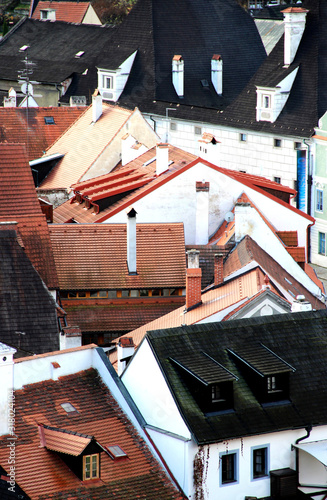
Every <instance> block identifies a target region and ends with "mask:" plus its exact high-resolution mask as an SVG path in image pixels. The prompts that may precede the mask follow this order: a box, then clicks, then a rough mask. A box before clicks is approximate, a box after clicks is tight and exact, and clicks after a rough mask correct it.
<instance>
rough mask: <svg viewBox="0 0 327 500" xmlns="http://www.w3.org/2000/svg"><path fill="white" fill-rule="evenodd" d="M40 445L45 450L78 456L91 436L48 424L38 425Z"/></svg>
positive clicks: (90, 439) (88, 442)
mask: <svg viewBox="0 0 327 500" xmlns="http://www.w3.org/2000/svg"><path fill="white" fill-rule="evenodd" d="M39 431H40V436H41V438H40V441H41V445H42V446H45V448H46V449H47V450H52V451H57V452H58V453H66V454H68V455H73V456H78V455H80V454H81V453H82V452H83V451H84V450H85V448H86V447H87V446H88V445H89V444H90V442H91V441H92V436H85V435H81V434H78V433H74V434H73V433H71V432H67V431H65V430H62V429H57V428H53V427H49V426H44V425H40V426H39Z"/></svg>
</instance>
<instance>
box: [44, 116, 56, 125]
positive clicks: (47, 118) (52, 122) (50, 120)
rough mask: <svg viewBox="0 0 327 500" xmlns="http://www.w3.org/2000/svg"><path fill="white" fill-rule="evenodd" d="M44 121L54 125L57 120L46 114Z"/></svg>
mask: <svg viewBox="0 0 327 500" xmlns="http://www.w3.org/2000/svg"><path fill="white" fill-rule="evenodd" d="M44 123H45V124H46V125H54V124H55V121H54V118H53V116H45V117H44Z"/></svg>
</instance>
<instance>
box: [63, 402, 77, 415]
mask: <svg viewBox="0 0 327 500" xmlns="http://www.w3.org/2000/svg"><path fill="white" fill-rule="evenodd" d="M60 406H61V407H62V408H63V409H64V410H65V412H66V413H68V414H69V413H71V414H72V413H78V411H77V410H76V408H75V407H74V406H73V405H72V404H71V403H61V405H60Z"/></svg>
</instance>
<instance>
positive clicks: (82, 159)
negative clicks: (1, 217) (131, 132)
mask: <svg viewBox="0 0 327 500" xmlns="http://www.w3.org/2000/svg"><path fill="white" fill-rule="evenodd" d="M84 109H85V108H84ZM132 114H133V111H130V110H127V109H123V108H120V107H119V106H114V105H111V104H107V103H103V104H102V115H101V117H100V118H99V119H98V120H97V121H96V122H95V123H93V121H92V120H93V117H92V105H91V106H89V107H88V108H87V109H86V110H85V113H83V114H82V115H81V116H80V117H79V119H78V120H77V121H76V122H75V123H74V126H73V127H70V129H69V130H68V131H67V132H66V133H65V134H63V135H62V136H61V137H60V138H59V139H58V140H57V141H56V142H55V143H54V144H52V146H51V147H50V148H49V149H48V150H47V152H46V156H49V155H51V154H54V153H64V155H65V156H64V157H63V158H62V159H61V160H60V161H59V162H58V163H57V165H56V166H55V167H54V168H53V169H52V170H51V172H50V173H49V175H48V176H47V177H46V178H45V179H44V181H43V182H42V183H41V185H40V187H41V188H42V189H59V188H69V187H70V186H71V185H72V184H75V183H77V182H79V181H80V179H81V177H82V176H83V175H84V174H85V173H86V171H87V170H88V169H89V168H90V167H91V166H92V164H93V163H94V161H95V160H96V159H97V158H98V157H99V155H100V154H101V153H103V151H104V150H105V148H106V147H107V146H108V145H109V144H110V143H111V141H112V140H113V139H114V137H115V136H116V135H117V133H118V132H119V131H120V129H121V128H122V126H123V125H124V124H125V123H126V121H127V120H128V119H129V118H130V116H131V115H132Z"/></svg>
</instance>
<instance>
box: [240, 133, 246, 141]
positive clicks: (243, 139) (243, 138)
mask: <svg viewBox="0 0 327 500" xmlns="http://www.w3.org/2000/svg"><path fill="white" fill-rule="evenodd" d="M240 141H241V142H246V134H240Z"/></svg>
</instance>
